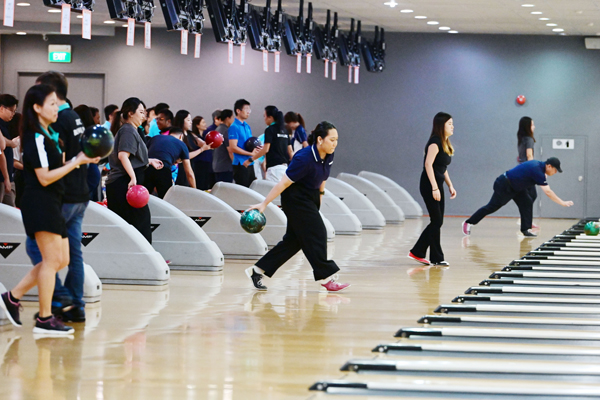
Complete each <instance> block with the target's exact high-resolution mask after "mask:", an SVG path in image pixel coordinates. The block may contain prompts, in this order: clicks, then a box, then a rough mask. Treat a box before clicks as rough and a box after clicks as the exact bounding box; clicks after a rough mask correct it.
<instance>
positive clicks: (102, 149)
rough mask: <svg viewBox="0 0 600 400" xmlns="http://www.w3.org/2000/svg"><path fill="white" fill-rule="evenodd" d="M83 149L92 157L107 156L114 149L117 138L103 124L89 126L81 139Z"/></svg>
mask: <svg viewBox="0 0 600 400" xmlns="http://www.w3.org/2000/svg"><path fill="white" fill-rule="evenodd" d="M79 142H80V144H81V150H82V151H83V152H84V153H85V155H86V156H88V157H90V158H95V157H100V158H104V157H107V156H108V155H109V154H110V153H112V151H113V146H114V145H115V138H114V137H113V135H112V133H110V131H109V130H108V129H106V128H105V127H103V126H102V125H92V126H88V127H87V128H86V129H85V131H84V132H83V134H82V135H81V138H80V139H79Z"/></svg>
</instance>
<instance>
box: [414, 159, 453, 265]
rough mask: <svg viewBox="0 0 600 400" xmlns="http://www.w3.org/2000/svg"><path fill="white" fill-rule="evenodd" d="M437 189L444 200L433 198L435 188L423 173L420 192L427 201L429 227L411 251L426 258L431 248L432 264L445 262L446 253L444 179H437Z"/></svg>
mask: <svg viewBox="0 0 600 400" xmlns="http://www.w3.org/2000/svg"><path fill="white" fill-rule="evenodd" d="M436 182H437V187H438V188H439V190H440V195H441V196H442V198H441V199H440V201H436V200H435V199H434V198H433V191H432V190H433V188H432V186H431V182H430V181H429V178H428V177H427V173H426V172H425V171H423V173H422V174H421V182H420V184H419V190H420V191H421V196H423V200H424V201H425V206H426V207H427V212H428V213H429V225H427V227H426V228H425V230H424V231H423V232H421V236H420V237H419V240H417V243H415V245H414V246H413V248H412V249H411V250H410V252H411V253H413V254H414V255H415V256H417V257H421V258H425V256H426V255H427V249H428V248H429V258H430V261H431V262H432V263H438V262H440V261H444V252H443V251H442V243H441V231H442V225H443V224H444V206H445V202H444V177H443V176H442V177H441V178H439V177H436Z"/></svg>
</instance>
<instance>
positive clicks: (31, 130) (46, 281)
mask: <svg viewBox="0 0 600 400" xmlns="http://www.w3.org/2000/svg"><path fill="white" fill-rule="evenodd" d="M23 103H24V104H23V133H22V134H21V146H22V150H23V177H24V180H25V190H24V193H23V198H22V199H21V214H22V217H23V225H25V233H26V234H27V236H28V237H30V238H34V239H35V241H36V242H37V245H38V247H39V249H40V251H41V254H42V261H41V262H40V263H39V264H37V265H36V266H34V267H33V269H32V270H31V271H29V273H28V274H27V275H25V277H24V278H23V279H22V280H21V282H19V283H18V284H17V286H15V287H14V288H13V289H12V290H11V291H10V292H6V293H3V294H2V299H1V300H0V308H1V309H3V310H4V311H6V315H7V316H8V319H9V320H10V322H12V323H13V324H14V325H16V326H21V321H20V318H19V307H20V304H19V299H21V298H22V297H23V296H24V295H25V293H27V292H28V291H29V290H30V289H31V288H33V287H34V286H37V287H38V292H39V300H40V305H39V315H38V317H36V321H35V327H34V328H33V333H37V334H53V335H68V334H71V333H73V332H74V330H73V328H71V327H69V326H65V325H64V324H63V323H62V322H61V321H60V320H58V319H56V318H55V317H54V316H53V315H52V307H51V305H52V295H53V293H54V283H55V275H56V273H57V272H58V271H59V270H61V269H63V268H64V267H66V266H67V265H68V264H69V241H68V239H67V228H66V225H65V219H64V218H63V216H62V212H61V207H62V200H63V194H64V191H65V187H64V183H63V181H62V178H63V177H64V176H65V175H67V174H68V173H70V172H71V171H73V170H74V169H75V168H79V166H80V165H83V164H88V163H91V162H94V163H97V162H98V161H100V158H99V157H98V158H94V159H92V158H88V157H86V156H85V154H83V153H81V152H80V153H79V154H78V155H77V156H76V157H73V159H72V160H69V161H67V162H66V163H65V162H64V154H63V153H62V150H61V148H60V144H59V142H60V143H62V142H61V141H60V139H59V138H58V133H56V132H55V131H54V130H52V128H51V127H50V124H52V123H54V122H56V119H57V118H58V98H57V97H56V93H55V91H54V88H53V87H52V86H49V85H44V84H40V85H35V86H33V87H31V88H30V89H29V90H28V91H27V94H26V95H25V101H24V102H23Z"/></svg>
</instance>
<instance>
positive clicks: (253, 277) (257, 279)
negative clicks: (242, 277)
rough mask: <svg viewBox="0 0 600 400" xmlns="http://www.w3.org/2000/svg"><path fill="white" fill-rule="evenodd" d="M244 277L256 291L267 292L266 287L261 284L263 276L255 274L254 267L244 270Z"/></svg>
mask: <svg viewBox="0 0 600 400" xmlns="http://www.w3.org/2000/svg"><path fill="white" fill-rule="evenodd" d="M246 275H247V276H248V278H250V280H251V281H252V284H253V285H254V287H255V288H257V289H258V290H267V287H266V286H265V285H263V283H262V278H263V275H262V274H259V273H258V272H256V271H255V270H254V266H252V267H249V268H246Z"/></svg>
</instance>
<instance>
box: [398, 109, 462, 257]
mask: <svg viewBox="0 0 600 400" xmlns="http://www.w3.org/2000/svg"><path fill="white" fill-rule="evenodd" d="M453 133H454V124H453V121H452V116H451V115H450V114H446V113H444V112H440V113H437V114H436V116H435V117H434V118H433V129H432V131H431V136H430V137H429V141H428V142H427V145H426V146H425V160H424V162H423V172H422V173H421V183H420V191H421V196H423V200H424V201H425V205H426V206H427V211H428V212H429V218H430V220H431V222H430V223H429V225H427V227H426V228H425V230H424V231H423V232H422V233H421V237H419V240H417V243H416V244H415V246H414V247H413V248H412V250H411V251H410V252H409V253H408V257H409V258H412V259H413V260H416V261H418V262H420V263H421V264H425V265H429V264H433V265H441V266H448V265H449V264H448V263H447V262H446V261H445V260H444V252H443V251H442V245H441V243H440V236H441V229H442V224H443V223H444V182H446V184H447V185H448V190H449V191H450V198H451V199H453V198H455V197H456V190H454V186H452V181H451V180H450V175H449V174H448V171H447V167H448V165H450V162H451V161H452V158H451V157H452V156H453V155H454V148H453V147H452V143H450V136H452V135H453ZM428 248H429V257H430V259H431V261H429V260H427V259H426V258H425V256H426V255H427V254H426V253H427V249H428Z"/></svg>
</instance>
